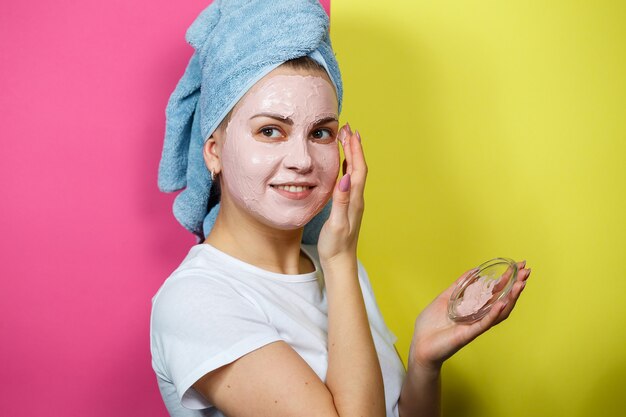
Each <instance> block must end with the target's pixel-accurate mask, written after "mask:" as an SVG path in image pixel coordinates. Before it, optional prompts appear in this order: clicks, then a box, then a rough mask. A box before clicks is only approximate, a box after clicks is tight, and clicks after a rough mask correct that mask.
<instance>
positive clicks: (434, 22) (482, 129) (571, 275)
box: [331, 0, 626, 417]
mask: <svg viewBox="0 0 626 417" xmlns="http://www.w3.org/2000/svg"><path fill="white" fill-rule="evenodd" d="M625 22H626V2H622V1H596V2H579V1H547V2H539V1H533V2H527V1H457V2H441V1H410V0H395V1H386V2H364V1H357V0H334V1H333V2H332V18H331V27H332V28H331V36H332V41H333V46H334V48H335V51H336V53H337V58H338V60H339V63H340V66H341V69H342V73H343V77H344V83H345V91H346V92H345V103H344V111H343V113H342V117H341V118H342V122H345V121H349V122H350V124H351V126H352V127H353V128H356V129H359V131H360V132H362V136H363V141H364V146H365V150H366V157H367V160H368V165H369V167H370V175H369V178H368V185H367V192H366V215H365V221H364V226H363V232H362V238H361V241H360V249H359V251H360V256H361V259H362V260H363V262H364V264H365V266H366V267H367V268H368V271H369V273H370V277H371V280H372V283H373V286H374V289H375V291H376V294H377V299H378V302H379V304H380V307H381V309H382V311H383V314H384V316H385V319H386V321H387V323H388V325H389V327H390V328H391V329H392V331H393V332H394V333H395V334H396V335H398V337H399V340H398V343H397V347H398V349H399V351H400V353H401V354H402V356H403V359H404V362H405V363H406V358H407V354H408V350H409V344H410V341H411V337H412V331H413V323H414V320H415V317H416V316H417V314H418V313H419V312H420V311H421V309H422V308H423V307H424V306H426V305H427V304H428V303H429V302H430V301H431V300H432V298H434V297H435V296H436V295H437V294H438V293H439V292H440V291H442V290H443V289H445V288H446V287H447V286H448V285H449V284H450V283H451V282H452V281H453V280H454V279H456V278H457V277H458V276H459V275H460V274H461V273H462V272H463V271H465V270H467V269H470V268H472V267H474V266H476V265H478V264H480V263H481V262H483V261H485V260H487V259H490V258H493V257H498V256H505V257H511V258H514V259H516V260H522V259H527V261H528V265H529V266H530V267H531V268H532V270H533V272H532V274H531V277H530V281H529V283H528V286H527V287H526V289H525V291H524V294H523V296H522V298H521V299H520V302H519V303H518V305H517V307H516V309H515V311H514V312H513V314H512V315H511V317H510V318H509V319H508V320H507V321H506V322H505V323H503V324H501V325H499V326H497V327H496V328H494V329H492V330H491V331H490V332H489V333H488V334H485V335H483V336H481V337H480V338H478V339H477V340H475V341H474V342H473V343H472V344H470V345H469V346H467V347H466V348H464V349H463V350H461V351H460V352H459V353H458V354H457V355H456V356H454V357H453V358H452V359H450V360H449V361H448V362H447V363H446V365H445V366H444V414H445V415H450V416H456V415H458V416H485V417H488V416H494V417H495V416H498V417H500V416H525V417H526V416H556V415H566V416H617V415H626V388H625V387H626V382H624V379H625V376H626V325H625V324H624V321H625V320H626V303H625V302H624V301H625V300H626V268H625V265H624V261H626V238H625V234H626V162H625V161H624V160H625V159H626V121H625V120H626V23H625Z"/></svg>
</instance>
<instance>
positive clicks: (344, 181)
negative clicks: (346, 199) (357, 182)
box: [339, 174, 350, 193]
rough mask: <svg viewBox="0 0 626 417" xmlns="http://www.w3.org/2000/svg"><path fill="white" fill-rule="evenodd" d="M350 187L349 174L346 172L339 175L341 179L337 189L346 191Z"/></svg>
mask: <svg viewBox="0 0 626 417" xmlns="http://www.w3.org/2000/svg"><path fill="white" fill-rule="evenodd" d="M349 189H350V174H346V175H344V176H343V177H341V181H339V191H341V192H344V193H345V192H346V191H348V190H349Z"/></svg>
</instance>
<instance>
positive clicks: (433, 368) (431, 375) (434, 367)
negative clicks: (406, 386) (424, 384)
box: [407, 361, 443, 380]
mask: <svg viewBox="0 0 626 417" xmlns="http://www.w3.org/2000/svg"><path fill="white" fill-rule="evenodd" d="M442 366H443V363H432V364H424V363H420V362H418V361H409V363H408V369H407V375H411V376H419V377H420V379H427V380H431V379H432V380H436V379H438V378H439V377H440V376H441V368H442Z"/></svg>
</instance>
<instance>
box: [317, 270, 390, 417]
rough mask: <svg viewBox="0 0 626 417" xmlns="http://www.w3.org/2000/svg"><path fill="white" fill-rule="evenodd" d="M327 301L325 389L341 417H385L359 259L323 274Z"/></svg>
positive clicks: (380, 381)
mask: <svg viewBox="0 0 626 417" xmlns="http://www.w3.org/2000/svg"><path fill="white" fill-rule="evenodd" d="M324 275H325V279H326V291H327V297H328V371H327V376H326V385H327V386H328V389H329V390H330V392H331V393H332V396H333V401H334V404H335V407H336V408H337V412H338V413H339V415H356V416H376V417H381V416H384V415H385V392H384V388H383V379H382V372H381V369H380V364H379V361H378V355H377V354H376V349H375V347H374V341H373V339H372V334H371V331H370V326H369V322H368V318H367V313H366V310H365V303H364V301H363V296H362V293H361V287H360V284H359V280H358V276H357V264H356V258H355V259H354V261H353V262H350V261H346V264H343V265H341V264H339V263H337V264H335V265H333V266H332V267H331V266H327V267H326V269H325V270H324Z"/></svg>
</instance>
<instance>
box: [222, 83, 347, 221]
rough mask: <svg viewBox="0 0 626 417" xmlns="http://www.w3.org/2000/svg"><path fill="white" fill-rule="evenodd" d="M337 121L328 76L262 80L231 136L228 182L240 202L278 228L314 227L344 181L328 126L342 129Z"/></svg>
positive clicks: (225, 158)
mask: <svg viewBox="0 0 626 417" xmlns="http://www.w3.org/2000/svg"><path fill="white" fill-rule="evenodd" d="M336 119H337V99H336V95H335V92H334V88H333V87H332V85H331V84H330V83H329V82H328V81H326V80H325V79H324V78H322V77H319V76H302V75H274V76H270V77H266V78H264V79H262V80H261V81H259V83H257V84H256V85H255V86H254V87H253V88H252V89H251V90H250V91H249V92H248V93H247V94H246V95H245V96H244V98H243V99H242V101H241V102H240V103H239V104H238V109H237V110H236V111H235V112H234V113H233V116H232V117H231V120H230V122H229V123H228V126H227V127H226V131H225V138H226V139H225V142H224V146H223V148H222V180H223V181H224V186H225V188H226V192H227V193H228V194H229V196H230V197H231V198H232V200H233V202H234V203H235V204H236V205H237V206H238V207H239V208H240V209H243V210H245V212H247V213H248V214H250V215H251V216H253V217H254V218H256V219H257V220H258V221H261V222H263V223H265V224H267V225H270V226H272V227H275V228H278V229H284V230H286V229H295V228H299V227H302V226H304V225H305V224H306V223H308V222H309V221H310V220H311V219H312V218H313V217H314V216H315V215H316V214H317V213H318V212H319V211H320V210H321V209H322V208H323V207H324V205H325V204H326V203H327V202H328V200H329V199H330V197H331V196H332V192H333V189H334V186H335V182H336V179H337V174H338V171H339V150H338V147H337V141H336V140H335V132H334V131H333V130H332V129H331V128H329V127H328V126H329V125H332V126H334V127H333V129H336ZM329 121H331V122H329ZM333 121H334V122H333Z"/></svg>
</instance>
